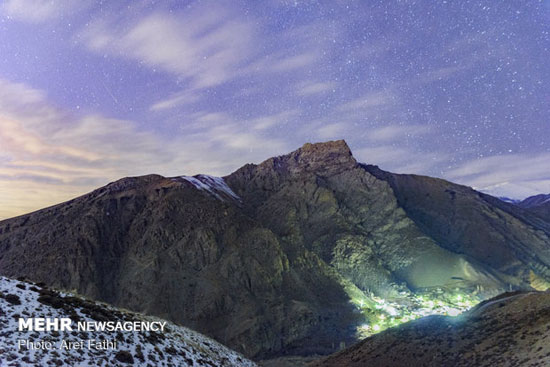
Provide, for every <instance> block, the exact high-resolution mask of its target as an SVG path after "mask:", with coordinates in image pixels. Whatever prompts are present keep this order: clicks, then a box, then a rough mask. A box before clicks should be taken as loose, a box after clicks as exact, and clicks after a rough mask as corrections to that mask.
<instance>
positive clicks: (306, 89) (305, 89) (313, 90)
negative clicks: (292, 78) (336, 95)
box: [296, 81, 337, 96]
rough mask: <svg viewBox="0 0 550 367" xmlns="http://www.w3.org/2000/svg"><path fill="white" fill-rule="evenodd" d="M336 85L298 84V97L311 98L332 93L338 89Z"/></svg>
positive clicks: (325, 83) (327, 83)
mask: <svg viewBox="0 0 550 367" xmlns="http://www.w3.org/2000/svg"><path fill="white" fill-rule="evenodd" d="M336 85H337V84H336V83H334V82H311V81H304V82H301V83H298V85H297V86H296V90H297V94H298V95H301V96H309V95H314V94H320V93H325V92H329V91H332V90H334V89H335V88H336Z"/></svg>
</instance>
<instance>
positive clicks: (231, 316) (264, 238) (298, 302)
mask: <svg viewBox="0 0 550 367" xmlns="http://www.w3.org/2000/svg"><path fill="white" fill-rule="evenodd" d="M200 179H203V181H205V183H202V184H199V183H198V182H197V181H199V180H200ZM211 181H215V180H214V179H212V180H211ZM207 183H208V180H207V179H206V178H205V177H202V178H201V177H197V178H195V179H190V178H188V177H183V178H173V179H167V178H164V177H161V176H157V175H151V176H144V177H138V178H126V179H123V180H119V181H117V182H115V183H112V184H110V185H107V186H106V187H104V188H101V189H98V190H96V191H94V192H92V193H90V194H88V195H85V196H83V197H80V198H77V199H75V200H72V201H70V202H68V203H65V204H62V205H58V206H55V207H52V208H48V209H45V210H42V211H39V212H36V213H32V214H30V215H26V216H22V217H18V218H14V219H12V220H7V221H4V222H2V224H1V225H0V269H1V271H2V273H3V274H6V275H10V276H17V277H18V276H27V277H29V278H32V279H33V280H37V281H43V282H46V283H47V284H49V285H52V286H56V287H59V288H63V289H75V290H77V291H78V293H80V294H84V295H86V296H88V297H91V298H95V299H99V300H102V301H105V302H108V303H111V304H114V305H117V306H123V307H127V308H129V309H133V310H137V311H142V312H145V313H148V314H152V315H157V316H160V317H164V318H167V319H170V320H173V321H176V322H179V323H182V324H184V325H186V326H189V327H191V328H194V329H196V330H198V331H200V332H203V333H205V334H207V335H209V336H213V337H215V338H216V339H217V340H219V341H221V342H223V343H224V344H227V345H230V346H231V347H233V348H235V349H237V350H239V351H241V352H243V353H246V354H247V355H249V356H255V355H259V354H261V353H270V352H271V353H272V352H273V351H277V350H280V349H281V348H283V347H284V348H286V349H287V350H292V348H294V346H295V345H296V346H297V347H300V348H301V347H302V345H303V343H301V340H302V339H304V338H307V337H309V336H311V335H316V344H311V345H310V346H308V347H311V348H312V349H318V350H319V351H320V352H321V351H326V350H330V349H327V348H331V346H332V343H333V342H334V340H338V341H339V340H349V339H350V336H349V334H350V333H349V331H348V330H346V329H345V327H344V328H343V329H340V328H334V325H347V324H350V322H353V318H354V317H355V318H356V316H354V313H353V309H352V306H351V305H350V304H349V303H348V297H347V295H346V293H345V292H344V291H343V290H342V289H341V286H340V284H339V282H338V278H337V276H336V275H335V274H334V273H332V272H331V271H330V269H329V268H328V267H327V266H323V264H322V263H321V262H320V261H319V260H318V259H317V258H316V257H315V256H314V255H313V254H311V253H309V252H308V251H306V250H300V249H296V251H295V252H294V253H293V255H292V256H293V258H292V259H293V262H292V263H290V262H289V258H288V256H287V254H285V252H284V251H283V249H282V246H281V244H280V240H279V239H278V238H277V236H275V235H274V234H273V233H272V232H271V231H269V230H268V229H265V228H263V227H261V226H259V225H257V223H255V222H254V220H253V219H251V218H249V217H247V216H245V215H244V214H243V213H242V211H241V209H240V205H241V204H240V202H239V200H238V199H236V198H235V197H234V196H233V195H228V194H227V192H226V191H227V188H224V190H225V191H224V190H217V188H216V187H218V186H219V185H218V186H216V185H214V186H207ZM205 187H210V188H211V190H208V189H206V188H205ZM37 253H39V254H40V256H36V254H37ZM309 284H316V285H317V286H318V287H319V288H318V289H319V290H320V289H323V293H321V292H320V291H318V289H311V287H309V286H308V285H309ZM320 320H325V322H324V323H321V322H320Z"/></svg>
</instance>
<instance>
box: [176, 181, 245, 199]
mask: <svg viewBox="0 0 550 367" xmlns="http://www.w3.org/2000/svg"><path fill="white" fill-rule="evenodd" d="M181 178H182V179H184V180H186V181H187V182H189V183H191V184H192V185H193V186H195V187H196V188H197V189H199V190H203V191H206V192H208V193H210V194H211V195H213V196H215V197H216V198H217V199H220V200H224V196H225V197H230V198H232V199H233V200H237V201H241V198H240V197H239V196H238V195H237V194H235V193H234V192H233V190H231V188H230V187H229V186H227V184H226V183H225V181H224V179H223V178H221V177H216V176H209V175H196V176H181Z"/></svg>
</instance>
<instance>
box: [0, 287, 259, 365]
mask: <svg viewBox="0 0 550 367" xmlns="http://www.w3.org/2000/svg"><path fill="white" fill-rule="evenodd" d="M0 310H1V313H0V315H1V317H0V330H1V331H2V332H0V365H2V366H4V365H6V366H46V365H53V366H77V365H78V366H127V365H135V364H137V365H142V366H146V365H147V366H152V365H155V366H189V367H194V366H196V367H198V366H204V367H207V366H211V367H212V366H215V367H233V366H242V367H255V366H256V364H255V363H253V362H251V361H249V360H247V359H246V358H244V357H243V356H241V355H239V354H238V353H236V352H234V351H232V350H230V349H228V348H226V347H225V346H223V345H221V344H219V343H217V342H216V341H214V340H212V339H209V338H207V337H205V336H204V335H201V334H199V333H197V332H195V331H193V330H190V329H187V328H184V327H181V326H177V325H174V324H172V323H170V322H166V324H165V325H163V328H164V330H163V332H159V331H151V330H147V331H133V330H132V331H105V330H104V331H98V330H94V331H78V332H77V331H75V330H76V325H75V324H76V322H93V323H95V322H103V321H113V322H120V323H135V322H165V321H164V320H160V319H157V318H153V317H149V316H143V315H140V314H136V313H133V312H129V311H126V310H120V309H116V308H114V307H110V306H107V305H105V304H100V303H97V302H93V301H91V300H88V299H85V298H82V297H79V296H77V295H74V294H67V293H63V292H59V291H56V290H54V289H49V288H47V287H44V286H41V285H40V284H35V283H30V282H26V281H17V280H13V279H9V278H4V277H0ZM20 317H23V318H25V317H27V318H31V317H48V318H59V319H61V318H70V319H71V320H72V321H73V323H72V324H73V325H72V328H73V331H69V330H55V331H54V330H50V331H40V332H38V331H28V330H22V331H19V328H18V320H19V318H20ZM90 340H91V341H92V342H89V341H90ZM20 341H26V342H28V343H21V344H19V343H20ZM45 343H49V345H48V344H45ZM80 343H82V345H83V347H82V348H81V349H77V346H78V345H80ZM88 343H90V344H88ZM115 343H116V344H115ZM31 345H33V346H34V348H35V349H33V347H31ZM41 345H43V346H42V347H41V348H38V347H36V346H41ZM90 346H91V347H90ZM65 347H68V348H65ZM19 348H21V349H19Z"/></svg>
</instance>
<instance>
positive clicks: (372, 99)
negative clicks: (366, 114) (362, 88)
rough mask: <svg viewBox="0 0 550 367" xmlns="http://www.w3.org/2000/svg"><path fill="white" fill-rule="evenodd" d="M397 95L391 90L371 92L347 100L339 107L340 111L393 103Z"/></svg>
mask: <svg viewBox="0 0 550 367" xmlns="http://www.w3.org/2000/svg"><path fill="white" fill-rule="evenodd" d="M396 101H397V97H396V96H395V95H394V94H393V93H391V92H389V91H378V92H370V93H367V94H365V95H363V96H361V97H359V98H356V99H354V100H351V101H350V102H346V103H344V104H342V105H340V106H339V107H338V110H340V111H354V110H364V109H370V108H375V107H380V106H386V105H392V104H395V103H396Z"/></svg>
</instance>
